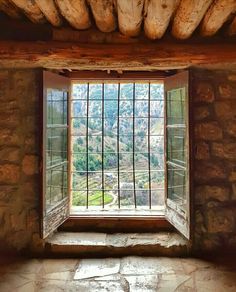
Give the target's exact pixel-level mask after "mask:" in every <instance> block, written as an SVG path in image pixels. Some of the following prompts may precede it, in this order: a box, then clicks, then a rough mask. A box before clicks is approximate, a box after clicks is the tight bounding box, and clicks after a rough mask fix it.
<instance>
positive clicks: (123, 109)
mask: <svg viewBox="0 0 236 292" xmlns="http://www.w3.org/2000/svg"><path fill="white" fill-rule="evenodd" d="M132 116H133V100H121V101H120V117H132Z"/></svg>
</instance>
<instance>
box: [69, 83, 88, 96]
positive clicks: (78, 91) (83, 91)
mask: <svg viewBox="0 0 236 292" xmlns="http://www.w3.org/2000/svg"><path fill="white" fill-rule="evenodd" d="M87 88H88V84H87V83H77V84H73V87H72V99H87Z"/></svg>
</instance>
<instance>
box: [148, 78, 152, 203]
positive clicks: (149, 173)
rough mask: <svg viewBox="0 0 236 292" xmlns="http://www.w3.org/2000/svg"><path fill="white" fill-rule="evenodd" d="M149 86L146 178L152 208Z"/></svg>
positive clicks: (149, 91)
mask: <svg viewBox="0 0 236 292" xmlns="http://www.w3.org/2000/svg"><path fill="white" fill-rule="evenodd" d="M150 99H151V86H150V82H149V84H148V179H149V209H152V191H151V145H150V128H151V124H150V115H151V101H150Z"/></svg>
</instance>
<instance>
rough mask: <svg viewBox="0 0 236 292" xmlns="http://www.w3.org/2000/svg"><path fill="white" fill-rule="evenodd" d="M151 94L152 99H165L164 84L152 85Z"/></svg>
mask: <svg viewBox="0 0 236 292" xmlns="http://www.w3.org/2000/svg"><path fill="white" fill-rule="evenodd" d="M150 86H151V87H150V92H151V96H150V98H151V99H155V100H158V99H162V100H163V99H164V85H163V84H157V83H151V85H150Z"/></svg>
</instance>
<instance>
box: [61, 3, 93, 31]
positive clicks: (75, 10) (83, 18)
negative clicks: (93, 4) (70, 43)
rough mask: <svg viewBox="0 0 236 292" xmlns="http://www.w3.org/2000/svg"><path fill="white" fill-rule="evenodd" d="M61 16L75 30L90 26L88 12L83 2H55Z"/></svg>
mask: <svg viewBox="0 0 236 292" xmlns="http://www.w3.org/2000/svg"><path fill="white" fill-rule="evenodd" d="M55 1H56V3H57V5H58V7H59V9H60V11H61V14H62V15H63V16H64V17H65V19H66V20H67V21H68V22H69V24H70V25H71V26H72V27H74V28H76V29H87V28H89V27H90V26H91V21H90V18H89V10H88V6H87V4H86V1H85V0H55Z"/></svg>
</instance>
